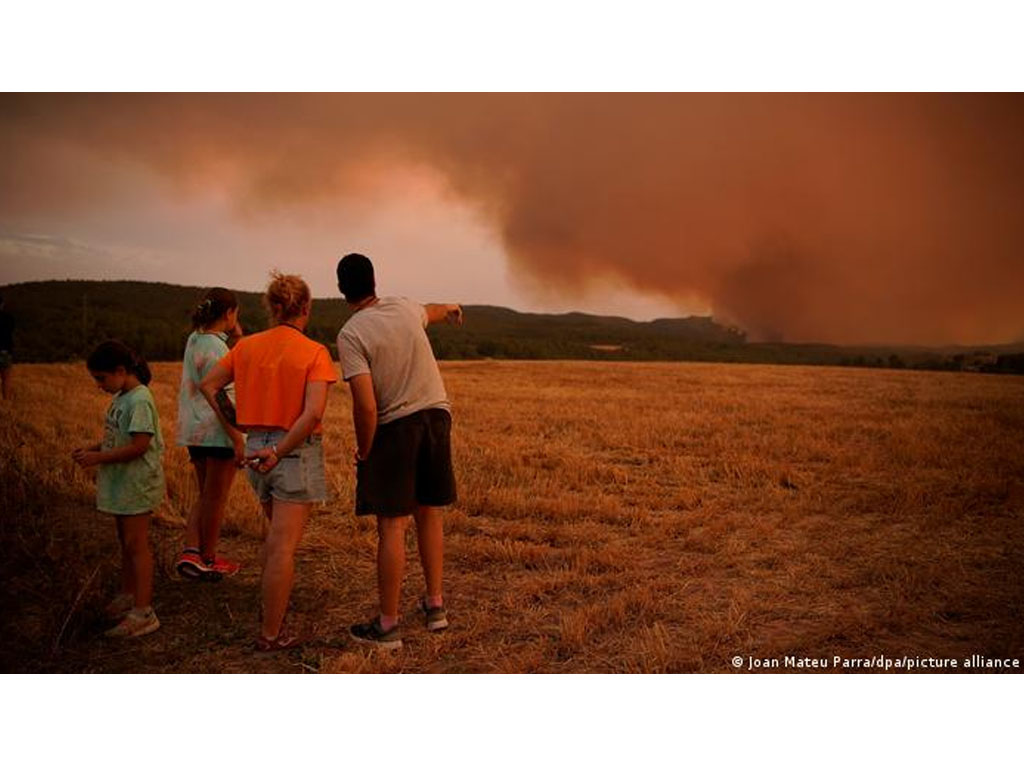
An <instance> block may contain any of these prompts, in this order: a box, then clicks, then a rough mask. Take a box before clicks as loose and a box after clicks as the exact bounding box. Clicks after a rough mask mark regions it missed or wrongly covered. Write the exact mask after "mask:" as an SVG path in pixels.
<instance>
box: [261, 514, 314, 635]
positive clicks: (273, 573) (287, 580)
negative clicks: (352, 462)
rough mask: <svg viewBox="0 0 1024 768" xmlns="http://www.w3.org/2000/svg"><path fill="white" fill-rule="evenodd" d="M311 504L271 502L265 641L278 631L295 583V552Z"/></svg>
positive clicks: (265, 573)
mask: <svg viewBox="0 0 1024 768" xmlns="http://www.w3.org/2000/svg"><path fill="white" fill-rule="evenodd" d="M312 507H313V505H312V504H295V503H291V502H285V501H277V500H275V501H274V507H273V514H272V516H271V519H270V531H269V533H267V541H266V544H265V545H264V554H263V558H264V560H263V562H264V565H263V584H262V589H263V626H262V628H261V631H262V632H263V637H265V638H267V639H274V638H276V637H277V636H278V635H279V634H280V632H281V624H282V623H283V622H284V614H285V611H286V610H287V609H288V598H289V597H290V596H291V593H292V584H293V583H294V581H295V550H296V549H297V548H298V546H299V540H300V539H301V538H302V530H303V528H304V527H305V524H306V518H307V517H308V516H309V511H310V509H312Z"/></svg>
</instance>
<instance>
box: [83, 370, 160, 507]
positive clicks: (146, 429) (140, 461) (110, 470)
mask: <svg viewBox="0 0 1024 768" xmlns="http://www.w3.org/2000/svg"><path fill="white" fill-rule="evenodd" d="M133 434H145V435H152V436H153V438H152V439H151V440H150V441H149V447H148V448H147V449H146V452H145V453H144V454H142V455H141V456H139V457H138V458H137V459H132V460H131V461H121V462H118V463H116V464H101V465H100V466H99V469H98V470H97V472H96V506H97V507H98V508H99V509H100V511H101V512H110V513H112V514H115V515H137V514H139V513H142V512H151V511H153V510H154V509H156V508H157V507H159V506H160V503H161V502H162V501H163V498H164V469H163V464H162V463H161V461H160V456H161V454H162V453H163V450H164V440H163V437H162V436H161V434H160V416H159V415H158V414H157V411H156V403H154V402H153V395H152V394H151V393H150V391H149V387H147V386H145V385H144V384H140V385H139V386H137V387H135V389H132V390H130V391H128V392H123V393H121V392H119V393H118V394H116V395H114V399H113V400H112V401H111V403H110V408H108V409H107V418H106V421H105V423H104V430H103V450H104V451H109V450H110V449H111V448H120V447H122V446H125V445H128V444H129V443H131V441H132V435H133Z"/></svg>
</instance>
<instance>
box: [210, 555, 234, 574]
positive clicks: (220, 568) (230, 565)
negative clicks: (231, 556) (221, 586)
mask: <svg viewBox="0 0 1024 768" xmlns="http://www.w3.org/2000/svg"><path fill="white" fill-rule="evenodd" d="M206 567H207V568H209V569H210V570H212V571H213V572H214V573H219V574H220V575H221V576H234V575H235V574H236V573H238V572H239V570H241V568H242V565H241V563H236V562H235V561H234V560H225V559H224V558H223V557H214V558H213V562H212V563H207V564H206Z"/></svg>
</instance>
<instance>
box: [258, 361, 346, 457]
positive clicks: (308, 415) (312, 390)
mask: <svg viewBox="0 0 1024 768" xmlns="http://www.w3.org/2000/svg"><path fill="white" fill-rule="evenodd" d="M327 384H328V382H326V381H307V382H306V393H305V402H304V403H303V406H302V413H300V414H299V418H297V419H296V420H295V423H294V424H292V428H291V429H289V430H288V434H286V435H285V436H284V437H282V438H281V440H280V441H279V442H278V443H277V444H276V445H275V446H274V448H273V450H272V449H270V448H264V449H262V450H259V451H256V453H254V454H252V455H251V456H250V458H257V459H259V460H260V464H259V471H260V472H269V471H270V470H272V469H273V468H274V467H275V466H276V465H277V462H278V461H279V460H280V459H281V457H283V456H287V455H288V454H289V453H291V452H292V451H293V450H295V447H296V446H297V445H298V444H299V443H301V442H302V441H303V440H305V439H306V438H307V437H309V436H310V434H312V432H313V429H314V428H315V427H316V425H317V422H319V421H320V419H322V418H323V415H324V410H326V408H327Z"/></svg>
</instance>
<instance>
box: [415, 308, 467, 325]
mask: <svg viewBox="0 0 1024 768" xmlns="http://www.w3.org/2000/svg"><path fill="white" fill-rule="evenodd" d="M423 308H424V309H425V310H426V311H427V324H428V325H431V324H433V323H441V322H447V323H449V324H450V325H462V320H463V317H462V307H461V306H460V305H458V304H424V305H423Z"/></svg>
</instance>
